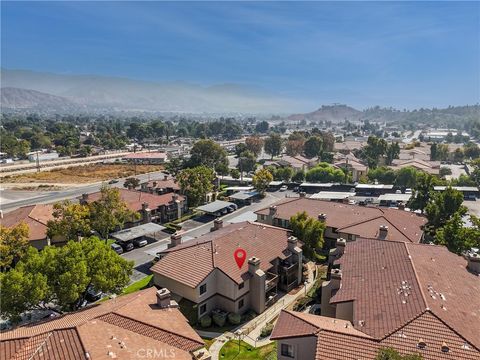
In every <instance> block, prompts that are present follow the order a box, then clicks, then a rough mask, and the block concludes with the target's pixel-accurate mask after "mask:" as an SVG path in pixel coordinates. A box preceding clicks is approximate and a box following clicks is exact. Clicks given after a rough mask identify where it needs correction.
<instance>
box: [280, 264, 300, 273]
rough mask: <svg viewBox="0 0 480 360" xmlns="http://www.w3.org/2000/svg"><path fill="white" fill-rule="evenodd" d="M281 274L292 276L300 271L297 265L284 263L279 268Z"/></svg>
mask: <svg viewBox="0 0 480 360" xmlns="http://www.w3.org/2000/svg"><path fill="white" fill-rule="evenodd" d="M279 270H280V273H282V274H286V275H290V274H293V273H295V272H296V271H297V270H298V264H297V263H291V262H282V263H281V264H280V267H279Z"/></svg>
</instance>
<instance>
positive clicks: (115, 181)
mask: <svg viewBox="0 0 480 360" xmlns="http://www.w3.org/2000/svg"><path fill="white" fill-rule="evenodd" d="M108 183H109V184H110V185H111V184H116V183H118V180H117V179H112V180H110V181H109V182H108Z"/></svg>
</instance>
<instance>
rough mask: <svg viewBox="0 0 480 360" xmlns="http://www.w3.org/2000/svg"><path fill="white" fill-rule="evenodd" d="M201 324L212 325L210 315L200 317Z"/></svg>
mask: <svg viewBox="0 0 480 360" xmlns="http://www.w3.org/2000/svg"><path fill="white" fill-rule="evenodd" d="M200 326H201V327H203V328H207V327H210V326H212V318H211V317H210V316H209V315H205V316H203V317H202V318H201V319H200Z"/></svg>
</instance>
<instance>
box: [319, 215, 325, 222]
mask: <svg viewBox="0 0 480 360" xmlns="http://www.w3.org/2000/svg"><path fill="white" fill-rule="evenodd" d="M318 220H320V221H323V222H326V221H327V214H318Z"/></svg>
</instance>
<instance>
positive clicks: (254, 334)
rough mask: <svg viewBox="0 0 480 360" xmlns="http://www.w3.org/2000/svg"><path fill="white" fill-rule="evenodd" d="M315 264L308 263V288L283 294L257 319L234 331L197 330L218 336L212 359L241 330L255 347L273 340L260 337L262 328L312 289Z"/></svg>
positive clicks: (207, 334)
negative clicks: (221, 332)
mask: <svg viewBox="0 0 480 360" xmlns="http://www.w3.org/2000/svg"><path fill="white" fill-rule="evenodd" d="M314 267H315V265H314V264H313V263H308V283H307V289H306V290H305V288H304V286H302V287H301V288H300V289H299V290H298V291H297V292H296V293H295V294H286V295H285V296H283V297H282V298H281V299H280V300H279V301H278V302H277V303H276V304H275V305H274V306H272V307H270V308H268V309H267V310H266V311H264V312H263V313H262V314H260V315H259V316H257V317H256V318H255V319H253V320H251V321H249V322H248V323H246V324H243V325H241V326H240V327H238V328H236V329H234V330H233V331H231V332H230V331H229V332H225V333H223V334H219V333H212V332H205V331H201V330H197V333H198V334H199V335H200V336H201V337H206V338H216V340H215V342H213V343H212V345H211V346H210V349H209V351H210V354H211V355H212V360H219V359H220V356H219V354H220V349H221V348H222V346H223V345H224V344H225V343H226V342H227V341H229V340H232V339H238V337H237V336H236V335H235V333H236V332H237V331H238V330H240V331H241V332H242V340H243V341H245V342H246V343H247V344H249V345H251V346H253V347H261V346H264V345H267V344H269V343H271V342H272V340H270V336H268V337H266V338H260V333H261V331H262V328H263V327H264V326H265V325H266V324H267V323H268V322H270V321H272V320H273V319H275V318H276V317H277V316H278V315H279V314H280V311H281V310H282V309H285V308H287V307H288V306H289V305H291V304H293V303H294V302H295V301H296V300H297V299H299V298H301V297H303V296H305V294H306V293H307V292H308V291H310V289H311V288H312V286H313V284H314V282H315V281H314V280H315V279H314V278H313V270H314Z"/></svg>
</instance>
